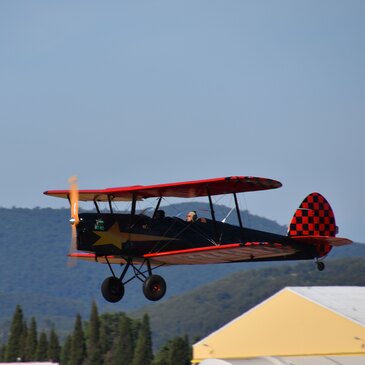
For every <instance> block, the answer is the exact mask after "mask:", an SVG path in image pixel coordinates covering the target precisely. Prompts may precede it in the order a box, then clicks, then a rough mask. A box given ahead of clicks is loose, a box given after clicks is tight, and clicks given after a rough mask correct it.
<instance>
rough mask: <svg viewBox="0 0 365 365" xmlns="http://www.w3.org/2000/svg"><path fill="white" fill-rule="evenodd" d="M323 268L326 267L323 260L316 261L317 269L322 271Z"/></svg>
mask: <svg viewBox="0 0 365 365" xmlns="http://www.w3.org/2000/svg"><path fill="white" fill-rule="evenodd" d="M325 268H326V265H325V264H324V262H322V261H318V262H317V269H318V270H319V271H323V270H324V269H325Z"/></svg>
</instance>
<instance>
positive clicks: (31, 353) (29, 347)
mask: <svg viewBox="0 0 365 365" xmlns="http://www.w3.org/2000/svg"><path fill="white" fill-rule="evenodd" d="M37 346H38V333H37V322H36V320H35V318H34V317H32V319H31V321H30V327H29V329H28V336H27V341H26V343H25V360H26V361H33V360H36V353H37Z"/></svg>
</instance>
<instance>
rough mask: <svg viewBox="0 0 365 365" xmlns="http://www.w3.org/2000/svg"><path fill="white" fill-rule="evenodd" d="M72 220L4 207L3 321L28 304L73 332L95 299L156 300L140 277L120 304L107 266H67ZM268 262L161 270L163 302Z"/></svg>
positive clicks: (134, 305)
mask: <svg viewBox="0 0 365 365" xmlns="http://www.w3.org/2000/svg"><path fill="white" fill-rule="evenodd" d="M164 209H165V210H166V212H167V214H171V215H172V214H176V210H180V211H186V210H189V209H195V210H197V211H198V213H199V215H204V213H205V214H207V212H208V211H209V208H208V205H207V204H204V203H196V204H195V205H194V206H192V205H191V204H189V205H185V204H178V205H175V206H174V207H165V208H164ZM228 213H229V208H227V207H224V206H217V207H216V214H217V219H222V218H223V217H225V216H227V214H228ZM242 216H243V219H244V222H245V224H246V225H247V226H249V227H252V228H257V229H262V230H266V231H271V232H274V233H285V231H286V227H285V226H282V225H279V224H277V223H276V222H273V221H270V220H268V219H266V218H262V217H258V216H254V215H251V214H249V212H247V211H244V212H242ZM68 219H69V210H68V209H40V208H35V209H23V208H12V209H5V208H0V221H1V224H2V230H1V231H0V255H1V257H2V264H1V271H0V323H4V322H6V321H8V320H9V318H10V317H11V316H12V314H13V311H14V308H15V306H16V304H20V305H21V306H22V308H23V310H24V313H25V315H26V316H27V317H28V318H30V317H31V316H35V317H37V320H38V322H39V323H43V326H44V327H45V328H50V327H52V326H56V327H57V329H59V330H60V331H63V330H64V331H68V330H69V328H70V327H71V325H72V323H73V320H74V317H75V315H76V313H80V314H81V315H82V316H83V317H84V318H87V316H88V315H89V311H90V303H91V301H92V300H93V299H95V300H96V302H97V305H98V307H99V309H100V311H101V312H105V311H124V312H130V311H134V310H136V309H138V308H142V307H144V306H146V305H148V304H150V302H149V301H147V300H146V299H145V298H144V296H143V294H142V288H141V283H140V282H139V281H134V282H132V283H130V284H128V286H127V287H126V297H125V298H124V299H123V301H122V302H120V303H118V304H115V305H112V304H109V303H107V302H105V301H104V299H103V298H102V296H101V294H100V284H101V282H102V281H103V280H104V278H105V277H107V276H109V270H108V268H107V266H106V265H100V264H92V263H86V262H79V263H78V264H77V266H75V267H72V268H70V267H68V266H67V258H66V255H67V253H68V250H69V242H70V238H71V237H70V236H71V233H70V226H69V222H68ZM235 219H236V217H235V215H233V214H232V215H231V216H229V217H228V221H229V222H231V223H235ZM331 255H332V253H331ZM349 255H350V256H355V257H356V256H365V245H361V244H354V245H351V246H348V247H344V248H340V249H337V250H334V257H336V256H337V257H343V256H349ZM268 265H270V264H269V263H266V264H265V263H261V264H253V263H250V264H225V265H224V264H222V265H197V266H180V267H166V268H160V269H159V270H158V273H159V274H160V275H162V276H164V277H165V279H166V281H167V285H168V291H167V295H166V297H165V298H164V300H163V301H162V303H161V304H163V303H164V302H166V301H167V300H169V298H171V297H175V296H177V295H180V294H184V293H188V292H189V291H191V290H193V289H194V288H198V287H200V286H203V285H205V284H207V283H210V282H214V281H215V280H218V279H221V278H223V277H225V276H227V275H229V274H231V273H234V272H239V271H242V270H247V269H252V268H255V267H268ZM276 265H279V266H280V265H282V263H277V264H276ZM284 265H285V266H286V265H287V263H285V264H284Z"/></svg>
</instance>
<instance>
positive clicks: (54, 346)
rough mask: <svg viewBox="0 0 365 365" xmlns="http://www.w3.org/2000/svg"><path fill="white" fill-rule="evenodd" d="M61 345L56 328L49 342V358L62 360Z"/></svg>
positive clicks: (52, 331)
mask: <svg viewBox="0 0 365 365" xmlns="http://www.w3.org/2000/svg"><path fill="white" fill-rule="evenodd" d="M60 352H61V346H60V343H59V340H58V336H57V334H56V332H55V330H54V329H52V330H51V332H50V335H49V342H48V359H49V360H50V361H52V362H59V361H60Z"/></svg>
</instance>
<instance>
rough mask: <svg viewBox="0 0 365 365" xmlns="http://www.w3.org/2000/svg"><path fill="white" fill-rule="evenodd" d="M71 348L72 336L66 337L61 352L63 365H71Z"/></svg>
mask: <svg viewBox="0 0 365 365" xmlns="http://www.w3.org/2000/svg"><path fill="white" fill-rule="evenodd" d="M71 347H72V336H71V335H69V336H67V337H66V340H65V343H64V344H63V346H62V350H61V364H62V365H69V363H70V359H71Z"/></svg>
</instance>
